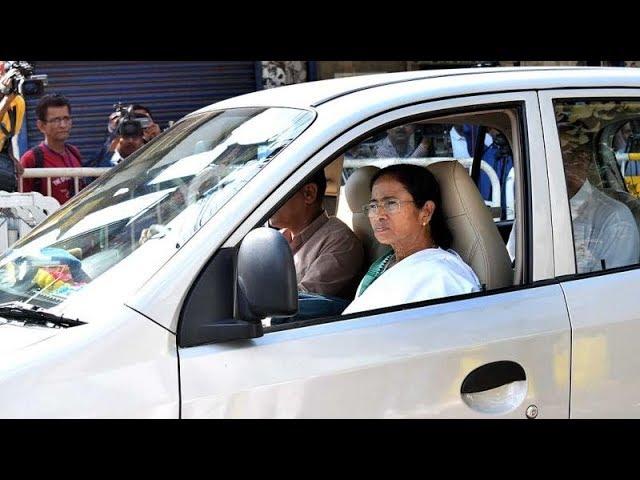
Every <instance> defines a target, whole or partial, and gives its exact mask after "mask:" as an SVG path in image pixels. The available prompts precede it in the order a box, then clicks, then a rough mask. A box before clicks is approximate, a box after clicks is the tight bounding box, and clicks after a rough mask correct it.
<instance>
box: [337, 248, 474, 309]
mask: <svg viewBox="0 0 640 480" xmlns="http://www.w3.org/2000/svg"><path fill="white" fill-rule="evenodd" d="M479 290H480V282H479V281H478V277H477V276H476V274H475V273H474V271H473V270H472V269H471V267H469V265H467V264H466V263H464V261H463V260H462V259H461V258H460V256H459V255H458V254H457V253H456V252H454V251H453V250H443V249H441V248H427V249H425V250H420V251H419V252H416V253H414V254H413V255H409V256H408V257H406V258H404V259H402V260H401V261H400V262H398V263H397V264H395V265H394V266H393V267H391V268H389V269H388V270H386V271H385V272H384V273H383V274H382V275H380V277H378V278H377V279H376V280H375V281H374V282H373V283H372V284H371V285H370V286H369V288H367V289H366V290H365V291H364V292H363V293H362V295H360V296H359V297H357V298H356V299H355V300H354V301H353V302H351V304H350V305H349V306H348V307H347V308H346V309H345V311H344V312H342V313H343V315H346V314H348V313H354V312H361V311H365V310H373V309H375V308H383V307H390V306H393V305H402V304H405V303H412V302H421V301H424V300H430V299H432V298H440V297H448V296H451V295H460V294H463V293H470V292H477V291H479ZM358 291H360V287H358Z"/></svg>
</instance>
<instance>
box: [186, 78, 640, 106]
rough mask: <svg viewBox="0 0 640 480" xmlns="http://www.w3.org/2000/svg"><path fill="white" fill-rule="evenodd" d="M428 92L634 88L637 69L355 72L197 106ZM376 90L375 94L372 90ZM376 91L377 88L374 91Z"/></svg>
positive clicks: (638, 83)
mask: <svg viewBox="0 0 640 480" xmlns="http://www.w3.org/2000/svg"><path fill="white" fill-rule="evenodd" d="M418 82H419V85H420V88H422V89H425V90H428V89H429V88H430V87H432V88H433V90H434V97H435V96H442V95H443V92H442V89H443V87H445V86H446V87H448V89H449V90H448V94H450V95H457V94H465V93H478V92H487V93H489V92H498V91H514V90H539V89H551V88H570V87H578V88H580V87H582V88H589V87H591V88H603V87H640V69H635V68H621V67H609V68H607V67H497V68H464V69H447V70H426V71H425V70H418V71H411V72H397V73H384V74H375V75H360V76H354V77H347V78H340V79H331V80H320V81H314V82H306V83H300V84H295V85H287V86H282V87H277V88H270V89H265V90H260V91H257V92H252V93H249V94H246V95H241V96H238V97H233V98H230V99H227V100H223V101H221V102H217V103H215V104H212V105H209V106H208V107H204V108H203V109H200V110H199V111H198V112H202V111H207V110H219V109H227V108H239V107H248V106H282V107H293V108H310V107H318V106H320V105H323V104H326V103H329V102H332V101H335V100H338V99H340V98H343V97H346V96H348V95H350V94H352V93H356V92H361V91H365V90H370V89H375V88H383V87H389V91H390V92H391V91H392V90H395V91H398V89H397V88H393V87H394V86H398V85H401V86H402V85H407V86H412V87H413V86H414V84H418ZM376 93H378V92H376ZM380 93H382V92H380ZM436 93H437V94H436Z"/></svg>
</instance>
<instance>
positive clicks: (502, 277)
mask: <svg viewBox="0 0 640 480" xmlns="http://www.w3.org/2000/svg"><path fill="white" fill-rule="evenodd" d="M637 121H640V71H638V70H635V69H625V68H522V67H518V68H492V69H465V70H446V71H426V72H424V71H415V72H404V73H395V74H384V75H371V76H359V77H353V78H345V79H338V80H328V81H320V82H310V83H305V84H299V85H293V86H286V87H280V88H275V89H270V90H265V91H260V92H255V93H251V94H248V95H244V96H241V97H237V98H232V99H229V100H225V101H223V102H219V103H217V104H214V105H211V106H209V107H206V108H203V109H201V110H199V111H197V112H194V113H192V114H190V115H188V116H187V117H185V118H184V119H182V120H181V121H180V122H178V123H176V124H175V125H174V126H173V127H172V128H171V129H170V130H168V131H167V132H164V133H163V134H162V135H161V136H159V137H157V138H156V139H154V141H152V142H151V143H149V144H147V145H146V146H145V147H143V148H142V149H141V150H139V151H138V152H136V154H134V155H133V156H132V157H130V159H128V160H127V161H126V162H123V163H122V164H120V165H119V166H118V167H116V168H114V169H113V170H112V171H110V172H109V173H108V174H106V175H105V176H103V177H102V178H100V179H99V180H98V181H96V182H94V183H93V184H92V185H91V187H89V188H87V189H86V190H85V191H83V192H82V193H81V194H80V195H78V196H77V197H76V198H75V199H74V200H73V201H71V202H69V203H68V204H67V205H66V206H65V207H64V208H62V209H61V210H60V211H58V212H56V213H55V214H54V215H52V216H51V217H49V218H48V219H47V220H46V221H45V222H43V223H42V224H41V225H39V226H38V227H37V228H36V229H34V230H33V231H32V232H31V233H30V234H29V235H28V236H27V237H25V238H23V239H21V240H20V241H19V242H18V243H17V244H15V245H14V246H13V248H12V249H10V250H9V251H7V252H6V253H5V254H4V255H3V256H2V257H0V303H2V305H0V392H2V394H1V395H0V417H3V418H9V417H12V418H13V417H18V418H27V417H66V418H68V417H119V418H122V417H156V418H157V417H162V418H203V417H216V418H220V417H243V418H266V417H307V418H309V417H312V418H327V417H340V418H352V417H358V418H362V417H365V418H379V417H387V418H406V417H446V418H502V417H505V418H527V417H529V418H535V417H537V418H569V417H571V418H583V417H640V402H638V399H639V398H640V375H638V373H637V372H638V371H640V356H639V355H637V344H638V343H639V342H640V308H638V306H637V305H636V304H635V300H634V298H635V293H634V292H635V288H636V282H638V285H640V269H639V268H638V267H639V265H640V258H638V254H637V248H638V245H637V244H636V243H637V238H638V232H637V230H636V231H635V233H633V232H632V233H633V234H628V235H622V234H619V229H617V227H618V226H619V224H620V222H623V221H628V219H629V218H632V219H633V222H637V221H639V220H640V205H639V204H638V200H637V199H636V198H635V197H634V196H633V195H631V194H629V193H628V192H627V190H626V186H625V181H624V178H623V176H622V175H621V173H620V169H619V165H618V163H617V161H616V152H618V151H617V150H616V143H615V142H616V136H617V135H618V134H619V132H620V129H621V128H622V126H623V125H625V124H627V123H629V122H637ZM406 124H412V125H414V126H416V128H415V135H416V136H415V137H414V138H413V140H412V141H413V142H414V146H415V144H417V143H419V142H422V140H425V139H426V140H425V142H426V143H425V145H427V144H430V145H431V147H430V148H431V152H430V153H429V154H428V155H427V157H428V158H427V163H429V164H430V165H429V167H428V168H430V169H432V171H433V172H434V174H436V176H437V177H438V180H439V181H440V186H441V189H442V191H443V196H444V198H445V199H446V201H447V202H448V203H447V204H446V207H445V209H446V211H445V214H446V215H447V218H448V222H449V223H450V226H452V230H453V231H454V249H455V250H456V251H457V252H458V253H459V254H460V256H461V257H462V258H463V259H464V260H465V262H467V263H468V264H469V265H470V266H471V267H472V268H473V269H474V271H475V273H476V275H477V276H478V278H479V279H480V282H481V283H482V284H483V285H484V287H485V288H483V289H482V291H479V292H475V293H470V294H465V295H460V296H454V297H445V298H438V299H435V300H428V301H424V302H417V303H412V304H405V305H389V306H388V307H387V308H383V309H378V310H371V311H364V312H359V313H355V314H350V315H338V316H331V317H322V318H313V319H310V320H304V321H298V322H292V323H285V324H282V325H277V326H271V325H270V319H272V318H275V317H278V316H283V315H291V314H292V313H295V310H296V308H297V296H296V291H297V290H296V277H295V271H294V267H293V261H292V257H291V252H290V250H289V247H288V245H287V243H286V242H285V241H284V239H283V237H282V236H281V235H280V233H279V232H278V231H277V230H274V229H270V228H265V224H266V222H267V219H269V218H270V216H271V215H272V214H273V212H274V211H275V210H276V209H277V208H279V206H280V205H282V203H283V202H284V201H285V200H286V199H287V198H288V196H289V195H290V194H291V193H292V192H293V191H295V190H296V189H297V187H299V186H300V185H301V184H302V183H303V182H304V180H305V179H307V178H308V177H309V176H310V175H312V174H313V173H314V172H316V171H318V170H319V169H321V168H324V169H325V172H327V177H328V179H329V186H328V190H327V201H326V205H327V209H328V210H329V211H330V213H337V215H338V216H339V217H340V218H341V219H342V220H343V221H344V222H345V223H347V224H348V225H349V226H350V227H351V228H353V229H354V231H356V234H357V235H358V236H359V237H360V238H361V239H362V241H363V243H364V245H365V253H366V256H367V262H368V263H369V264H370V263H371V262H372V261H373V260H374V259H375V252H376V249H377V247H378V245H375V239H374V238H373V236H372V233H371V230H370V228H369V227H368V223H367V222H366V221H362V220H363V215H364V214H363V213H361V211H360V209H359V206H360V205H362V204H363V203H365V202H367V201H368V199H369V192H368V187H362V185H365V184H366V182H364V183H361V184H360V186H359V185H350V182H352V180H351V179H352V178H356V177H361V176H362V175H365V174H367V173H366V172H367V171H369V170H366V171H365V170H364V169H362V170H361V169H359V168H354V167H353V165H356V163H357V162H356V163H354V162H351V163H350V165H351V167H349V171H347V167H345V166H344V165H345V162H347V160H350V161H351V160H353V158H350V157H352V156H353V155H356V156H358V155H362V152H363V151H366V152H368V153H366V155H370V157H371V158H373V156H374V155H375V150H376V149H375V148H374V147H372V146H375V145H376V142H379V141H380V139H382V138H384V135H385V132H386V130H388V129H390V128H392V127H394V126H398V125H406ZM453 125H460V126H467V127H465V128H467V131H469V132H475V134H476V137H477V136H478V135H477V134H478V133H482V132H489V131H492V132H493V134H500V135H503V137H504V138H506V143H507V145H506V146H505V145H504V144H502V145H503V146H502V147H501V148H502V150H501V151H499V152H498V153H497V154H496V155H497V156H496V155H494V156H493V157H491V158H489V157H488V156H487V155H488V154H487V151H488V150H487V149H488V148H490V147H487V145H484V144H483V142H475V143H470V144H468V145H469V146H470V150H473V151H470V152H469V154H470V156H471V157H473V161H472V164H473V165H472V167H471V175H469V173H468V170H467V169H465V168H464V167H463V166H462V165H461V164H460V163H459V162H458V161H456V159H454V158H453V155H452V153H451V151H452V150H451V145H450V143H449V144H447V140H446V139H447V138H448V134H449V132H450V129H451V128H453ZM474 128H475V130H474ZM461 129H462V127H461ZM461 131H462V130H461ZM482 137H484V134H483V135H481V136H480V138H482ZM460 138H462V137H460ZM430 142H431V143H430ZM360 144H362V145H365V146H367V148H366V149H358V148H356V147H358V146H359V145H360ZM572 148H573V150H572ZM576 151H580V152H586V153H585V155H587V157H588V160H589V161H590V162H591V163H590V170H589V171H588V172H587V174H588V184H587V183H586V182H585V183H582V184H581V185H578V187H579V193H577V194H576V193H575V191H574V190H575V189H576V186H575V179H573V178H567V176H566V175H565V164H567V165H568V164H569V162H570V161H571V160H572V158H571V154H570V153H567V152H576ZM494 153H495V152H494ZM627 153H629V152H627ZM631 153H633V152H631ZM366 155H365V156H366ZM563 155H564V156H563ZM433 157H437V159H438V161H437V162H434V161H431V160H433ZM618 157H620V152H618ZM371 158H369V160H367V162H369V164H372V163H373V164H374V165H375V164H376V162H384V158H381V157H379V156H378V157H376V158H374V159H373V160H372V159H371ZM585 158H586V157H585ZM634 158H635V157H634V156H633V155H630V154H627V156H626V157H625V159H626V160H629V161H633V159H634ZM430 159H431V160H430ZM356 160H357V159H356ZM365 160H366V158H365ZM423 160H424V155H423ZM483 160H484V161H485V162H487V163H490V164H491V167H492V168H493V170H495V171H496V172H497V177H496V178H498V179H499V183H498V184H496V183H495V181H496V178H494V179H493V181H494V183H493V189H495V188H497V186H500V188H501V189H502V192H503V195H502V196H503V197H505V198H503V199H502V201H500V205H499V206H498V207H496V206H495V201H497V200H496V199H495V198H494V200H495V201H494V202H493V203H492V205H493V209H490V207H488V206H487V205H486V204H485V201H486V200H488V199H490V198H491V192H490V191H489V190H487V188H491V187H487V185H488V184H487V183H486V182H485V183H484V184H483V177H482V175H481V172H480V166H481V162H482V161H483ZM399 161H404V159H403V158H400V159H397V160H394V162H396V163H397V162H399ZM407 161H408V160H407ZM492 162H493V163H492ZM500 162H502V163H500ZM509 162H511V163H509ZM511 166H512V167H513V171H512V173H511V176H510V180H509V181H510V182H511V183H508V182H506V180H507V176H509V172H510V170H509V168H510V167H511ZM368 168H371V167H368ZM567 168H569V167H567ZM336 172H337V173H336ZM357 172H359V173H358V175H356V173H357ZM567 172H569V169H568V170H567ZM343 174H344V175H343ZM365 176H366V175H365ZM369 178H370V177H369ZM341 179H342V180H341ZM582 181H583V182H584V179H582ZM353 182H355V180H354V181H353ZM353 182H352V183H353ZM489 184H490V182H489ZM510 185H512V186H510ZM505 186H507V187H508V188H506V190H510V191H511V192H510V193H509V192H507V191H505ZM587 186H588V187H589V189H590V190H589V192H590V194H591V195H592V196H591V197H589V196H586V195H587V194H586V193H584V191H585V189H586V188H587ZM350 191H351V192H352V194H351V197H352V198H348V197H349V192H350ZM580 192H582V193H580ZM494 193H495V192H494ZM574 194H575V196H574ZM508 195H512V197H511V199H509V198H506V197H507V196H508ZM598 195H599V196H598ZM570 196H571V198H570ZM591 198H598V199H600V200H599V201H601V202H602V205H606V206H607V208H604V207H603V208H600V209H597V208H594V209H590V210H589V212H588V213H589V214H590V216H589V218H588V219H585V218H583V217H584V215H583V214H584V212H585V209H587V207H589V206H590V205H591V203H589V202H590V201H591V200H590V199H591ZM351 204H353V205H354V206H353V207H349V205H351ZM507 205H509V209H510V210H511V213H510V214H507V212H506V210H507V208H506V206H507ZM589 208H590V207H589ZM501 209H502V211H500V210H501ZM492 210H493V211H492ZM618 214H619V215H620V218H621V219H622V220H620V222H619V223H615V221H616V219H617V218H618V217H617V216H616V215H618ZM581 215H582V216H581ZM514 216H515V222H514V220H513V219H512V218H513V217H514ZM572 218H573V219H574V220H573V223H572ZM625 219H626V220H625ZM365 220H366V219H365ZM612 222H614V223H613V224H612ZM633 228H634V229H637V225H636V224H635V223H634V224H633ZM574 239H575V244H574ZM507 244H509V247H510V248H507ZM510 253H511V258H510Z"/></svg>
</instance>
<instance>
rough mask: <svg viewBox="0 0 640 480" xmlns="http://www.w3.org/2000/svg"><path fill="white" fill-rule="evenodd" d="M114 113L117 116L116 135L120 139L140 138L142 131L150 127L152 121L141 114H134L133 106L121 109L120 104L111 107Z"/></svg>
mask: <svg viewBox="0 0 640 480" xmlns="http://www.w3.org/2000/svg"><path fill="white" fill-rule="evenodd" d="M113 108H114V111H115V112H117V113H118V114H119V117H120V118H119V120H118V126H117V127H116V134H117V135H120V136H122V137H142V136H143V134H144V129H145V128H147V127H149V126H151V124H152V121H151V119H150V118H149V117H147V116H146V115H142V114H136V113H135V112H134V109H133V105H129V106H128V107H123V106H122V104H121V103H120V102H118V103H117V104H115V105H114V106H113Z"/></svg>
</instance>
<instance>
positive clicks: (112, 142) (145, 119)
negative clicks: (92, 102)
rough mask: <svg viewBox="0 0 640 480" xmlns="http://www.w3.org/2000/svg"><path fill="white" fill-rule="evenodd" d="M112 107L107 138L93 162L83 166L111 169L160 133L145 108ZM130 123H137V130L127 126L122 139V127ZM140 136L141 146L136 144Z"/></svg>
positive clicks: (139, 106) (136, 106) (132, 106)
mask: <svg viewBox="0 0 640 480" xmlns="http://www.w3.org/2000/svg"><path fill="white" fill-rule="evenodd" d="M114 107H115V111H114V112H113V113H111V115H109V122H108V124H107V137H106V139H105V141H104V143H103V145H102V147H101V148H100V150H99V151H98V153H97V154H96V156H95V157H94V159H93V161H92V162H90V164H86V165H85V166H91V167H112V166H114V165H116V164H118V163H119V162H120V160H122V159H123V158H126V157H127V156H129V155H130V154H131V153H133V152H134V151H135V150H137V149H138V148H140V147H141V146H142V145H144V144H145V143H147V142H148V141H150V140H151V139H152V138H154V137H156V136H157V135H159V134H160V133H161V131H160V127H159V126H158V124H156V123H155V122H154V121H153V117H152V116H151V112H150V111H149V109H148V108H147V107H144V106H142V105H138V104H135V105H130V106H129V107H126V108H125V107H122V106H121V104H117V105H115V106H114ZM132 122H136V123H139V128H137V127H134V126H131V125H129V126H127V127H126V128H125V130H126V135H125V136H124V138H123V135H122V132H123V128H122V127H123V125H125V124H131V123H132ZM140 135H141V136H142V143H141V144H139V142H138V139H139V138H140ZM123 153H124V155H123Z"/></svg>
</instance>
